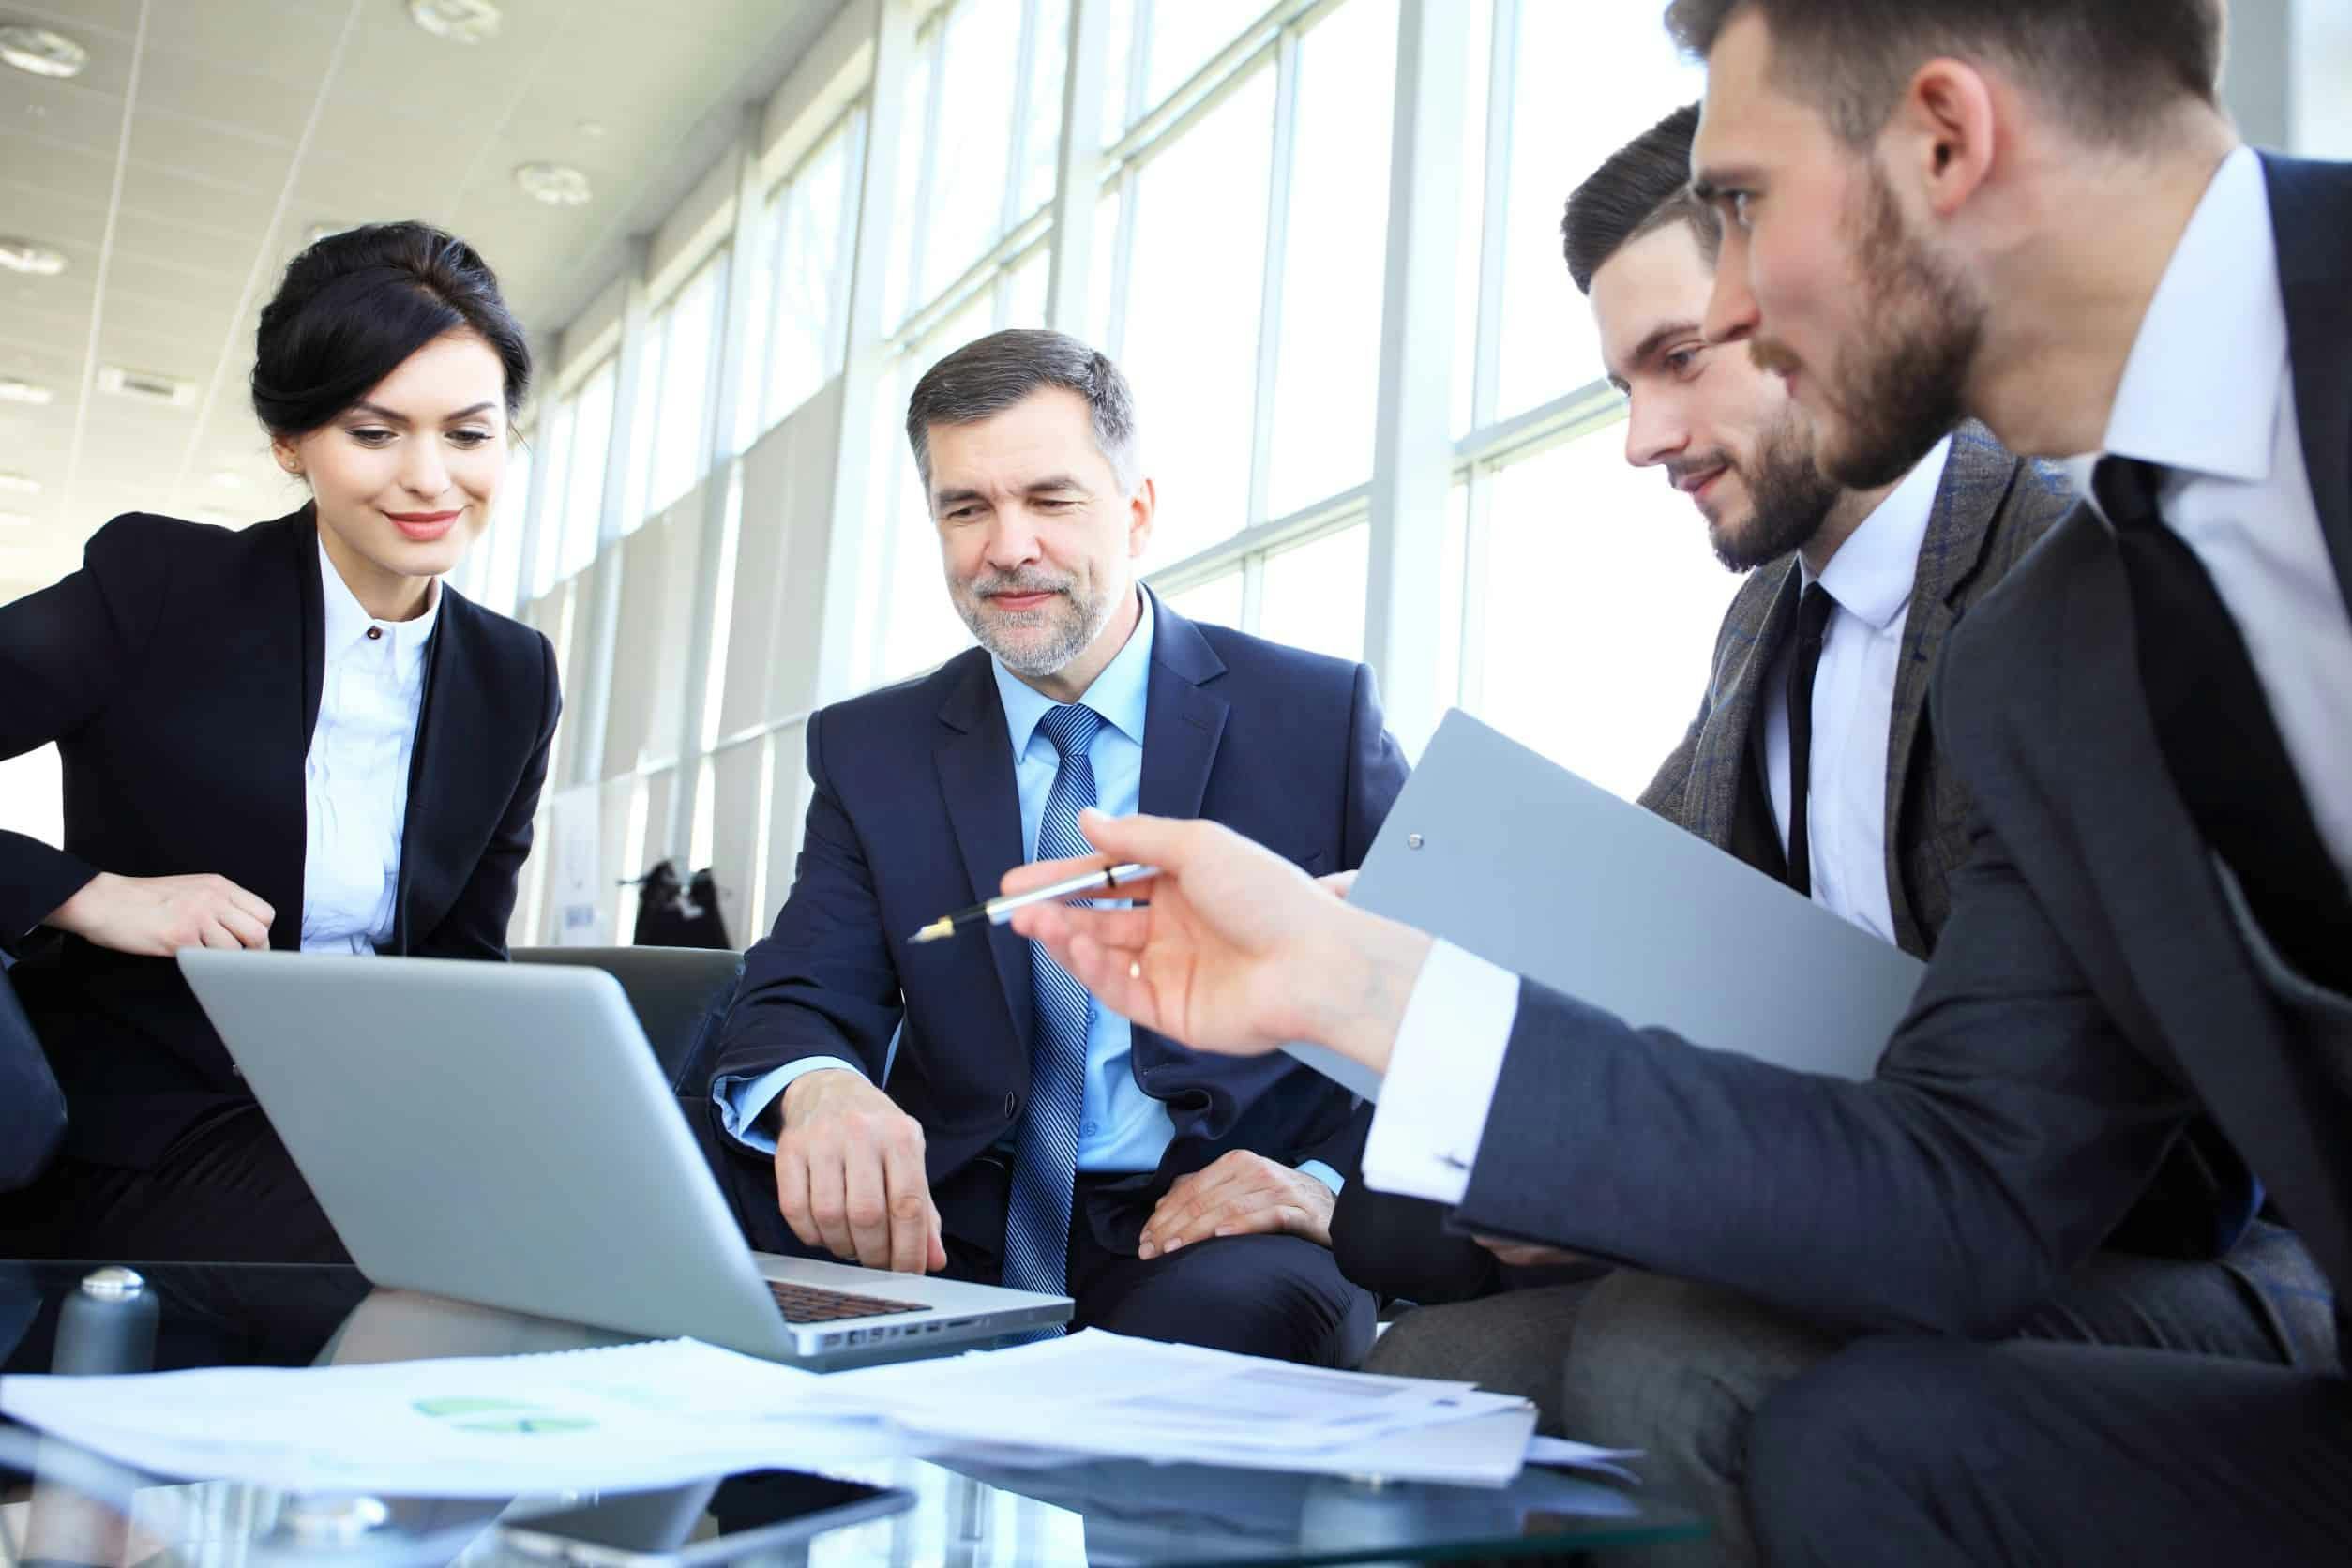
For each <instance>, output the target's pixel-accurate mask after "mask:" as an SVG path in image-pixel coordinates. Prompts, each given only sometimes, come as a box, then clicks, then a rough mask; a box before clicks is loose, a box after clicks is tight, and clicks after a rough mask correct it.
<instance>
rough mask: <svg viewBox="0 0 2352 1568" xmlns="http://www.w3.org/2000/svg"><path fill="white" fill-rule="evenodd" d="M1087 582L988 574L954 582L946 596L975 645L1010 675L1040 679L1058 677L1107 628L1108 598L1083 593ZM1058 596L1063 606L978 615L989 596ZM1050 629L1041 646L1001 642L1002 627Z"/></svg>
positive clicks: (1023, 574)
mask: <svg viewBox="0 0 2352 1568" xmlns="http://www.w3.org/2000/svg"><path fill="white" fill-rule="evenodd" d="M1087 586H1088V585H1087V583H1086V582H1085V581H1084V580H1080V579H1078V578H1075V577H1073V578H1071V579H1069V580H1067V581H1056V580H1052V579H1050V578H1047V577H1044V576H1043V575H1041V574H1038V573H1033V572H1013V573H1010V574H1005V575H1000V574H997V573H993V572H992V573H990V574H989V575H988V576H987V577H984V578H982V579H980V580H978V581H976V582H970V583H963V584H959V585H958V586H957V589H956V592H955V593H954V594H952V595H951V596H950V597H952V598H953V599H954V600H955V601H956V613H957V614H958V615H960V616H962V617H963V622H964V625H965V626H969V627H970V628H972V636H973V637H975V638H977V639H978V640H979V641H980V645H981V646H982V647H984V648H986V649H988V652H989V653H991V654H993V655H995V656H996V657H997V658H998V659H999V660H1000V661H1001V662H1002V663H1003V666H1004V668H1005V669H1007V670H1010V671H1012V672H1013V673H1014V674H1016V675H1021V676H1025V677H1027V678H1028V679H1030V680H1037V681H1041V680H1046V679H1048V678H1050V677H1052V676H1055V675H1059V674H1060V673H1062V671H1063V670H1064V669H1066V668H1068V666H1069V664H1070V662H1071V661H1072V660H1074V659H1076V658H1077V657H1078V655H1080V654H1082V653H1084V652H1085V651H1086V650H1087V648H1088V646H1089V645H1091V644H1092V643H1093V641H1094V639H1096V638H1097V637H1100V636H1101V635H1102V634H1103V628H1104V627H1105V626H1108V625H1109V624H1110V612H1111V610H1112V608H1113V606H1112V602H1111V596H1109V595H1108V594H1099V593H1098V594H1093V595H1091V596H1090V595H1089V594H1088V593H1087ZM1007 593H1012V594H1018V593H1060V594H1063V595H1064V596H1066V599H1067V602H1066V603H1062V604H1057V603H1054V602H1052V601H1050V600H1048V602H1047V603H1045V604H1043V605H1041V606H1039V607H1038V608H1037V609H1035V610H1030V611H1020V612H1019V613H1018V614H1000V615H999V616H997V617H996V618H995V619H993V620H991V619H990V617H989V616H988V615H987V614H985V613H983V611H982V606H984V605H985V604H987V602H988V596H990V595H992V594H1007ZM1008 626H1024V627H1026V626H1048V627H1050V628H1051V631H1052V635H1051V636H1050V637H1048V638H1047V639H1046V641H1043V642H1031V643H1014V642H1011V641H1009V640H1006V639H1004V638H1003V632H1004V631H1005V630H1006V629H1007V627H1008Z"/></svg>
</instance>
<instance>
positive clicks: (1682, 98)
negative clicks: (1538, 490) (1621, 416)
mask: <svg viewBox="0 0 2352 1568" xmlns="http://www.w3.org/2000/svg"><path fill="white" fill-rule="evenodd" d="M1659 9H1660V8H1658V7H1656V6H1635V5H1615V6H1611V5H1601V6H1593V5H1582V6H1563V5H1558V4H1554V3H1552V0H1517V3H1516V4H1512V5H1508V6H1505V7H1501V8H1498V10H1497V21H1498V22H1499V23H1500V25H1501V27H1502V29H1503V40H1504V44H1505V46H1506V47H1505V48H1504V49H1503V50H1501V51H1500V52H1499V56H1500V60H1501V62H1502V64H1503V74H1501V75H1500V76H1499V77H1498V78H1497V79H1496V80H1495V82H1494V83H1493V84H1492V87H1491V89H1490V90H1491V91H1492V92H1494V93H1497V94H1502V93H1507V94H1508V95H1509V110H1510V113H1509V119H1508V125H1509V142H1508V144H1507V145H1495V146H1490V147H1489V148H1488V149H1487V158H1488V159H1490V160H1493V164H1492V165H1490V171H1491V172H1501V173H1503V175H1504V180H1505V182H1506V183H1505V191H1506V194H1505V196H1504V203H1505V206H1504V210H1503V211H1502V212H1501V213H1500V214H1499V215H1497V216H1498V218H1499V219H1500V222H1499V224H1498V225H1496V226H1494V227H1490V228H1489V229H1488V231H1487V234H1488V236H1489V242H1490V243H1499V244H1500V248H1501V257H1500V261H1501V265H1500V274H1501V285H1502V297H1501V300H1500V310H1499V311H1497V312H1495V315H1496V317H1497V320H1498V325H1499V330H1500V351H1501V355H1500V365H1499V372H1500V384H1499V387H1498V392H1497V398H1498V401H1497V403H1496V406H1495V408H1494V409H1493V411H1492V413H1493V415H1499V416H1500V415H1513V414H1517V413H1520V412H1521V411H1523V410H1526V409H1530V408H1533V407H1535V406H1537V405H1538V404H1541V403H1543V402H1545V400H1548V399H1552V398H1556V397H1559V396H1560V394H1562V393H1564V392H1567V391H1570V390H1571V389H1573V388H1576V387H1579V386H1582V385H1584V384H1586V383H1588V382H1591V381H1594V380H1596V379H1598V378H1599V376H1600V373H1601V365H1600V358H1599V351H1598V349H1597V347H1596V340H1595V339H1594V337H1593V332H1592V318H1591V313H1590V312H1588V311H1587V309H1585V302H1584V299H1583V297H1582V296H1581V295H1579V294H1577V293H1576V285H1575V284H1574V283H1572V282H1571V281H1570V280H1569V278H1568V269H1567V266H1566V264H1565V263H1563V262H1562V261H1561V259H1560V210H1561V208H1562V206H1563V205H1564V204H1566V202H1567V199H1568V192H1569V191H1571V190H1573V189H1575V188H1576V185H1577V184H1578V183H1579V182H1581V181H1582V180H1583V178H1584V176H1585V175H1586V174H1589V173H1591V172H1592V171H1593V169H1595V168H1597V167H1598V166H1599V164H1600V162H1601V160H1602V159H1603V158H1606V157H1607V156H1608V155H1609V154H1610V153H1611V152H1613V151H1615V150H1616V149H1617V148H1619V147H1621V146H1622V145H1623V144H1624V143H1627V142H1629V141H1631V140H1633V138H1634V137H1635V136H1636V135H1637V134H1638V133H1640V132H1641V131H1643V130H1646V129H1648V128H1650V127H1651V125H1653V124H1655V123H1656V122H1657V121H1658V120H1660V119H1663V118H1664V117H1665V116H1666V112H1667V111H1668V110H1670V109H1672V108H1673V107H1674V106H1675V105H1677V104H1680V103H1688V102H1691V101H1692V100H1694V99H1696V98H1698V97H1699V95H1700V94H1701V93H1703V92H1704V91H1705V90H1706V85H1707V83H1706V78H1705V75H1704V74H1703V73H1702V72H1701V71H1700V70H1699V69H1698V68H1696V67H1695V66H1691V65H1689V64H1687V63H1685V62H1683V61H1682V60H1681V59H1679V58H1677V57H1676V55H1675V53H1674V49H1673V46H1672V45H1671V44H1670V43H1669V42H1668V41H1667V39H1666V30H1665V29H1664V28H1663V27H1661V26H1659V25H1658V13H1659ZM1495 165H1499V166H1500V167H1499V169H1495V168H1494V166H1495Z"/></svg>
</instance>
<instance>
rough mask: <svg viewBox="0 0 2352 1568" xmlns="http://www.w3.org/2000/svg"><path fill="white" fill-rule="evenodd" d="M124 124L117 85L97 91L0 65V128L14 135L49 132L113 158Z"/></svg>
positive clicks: (52, 136) (57, 138)
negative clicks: (30, 74)
mask: <svg viewBox="0 0 2352 1568" xmlns="http://www.w3.org/2000/svg"><path fill="white" fill-rule="evenodd" d="M122 126H123V95H122V92H121V90H120V89H119V88H117V89H116V90H114V91H113V92H98V91H95V90H92V89H90V88H86V87H83V86H81V85H79V84H78V83H72V82H53V81H48V80H45V79H43V78H41V77H38V76H27V75H25V74H24V73H23V71H14V70H0V132H4V133H6V134H7V135H8V137H10V138H15V137H33V136H41V137H47V138H49V139H51V140H52V141H56V142H62V143H65V144H66V145H68V146H71V147H78V148H80V149H81V150H82V151H83V152H86V153H95V154H98V156H100V157H103V158H113V156H114V143H115V139H116V138H117V137H118V136H119V135H120V134H121V133H122ZM10 161H11V162H13V161H14V158H11V159H10Z"/></svg>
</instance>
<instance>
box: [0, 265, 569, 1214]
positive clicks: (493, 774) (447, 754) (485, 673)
mask: <svg viewBox="0 0 2352 1568" xmlns="http://www.w3.org/2000/svg"><path fill="white" fill-rule="evenodd" d="M530 376H531V361H530V354H529V351H528V349H527V348H526V347H525V344H524V341H523V335H522V332H521V329H520V327H519V326H518V325H517V324H516V323H515V320H514V317H513V316H512V315H511V314H510V313H509V312H508V310H507V309H506V306H505V302H504V301H503V300H502V299H501V298H500V296H499V293H498V283H497V279H496V278H495V277H494V275H493V274H492V273H491V272H490V268H489V267H488V266H487V265H486V264H484V263H483V262H482V260H481V258H480V257H479V256H477V255H475V252H474V251H473V250H472V249H470V248H469V247H467V246H466V245H465V244H463V243H462V242H461V241H459V240H457V239H454V238H452V237H451V236H449V235H448V234H443V233H441V232H439V231H438V230H434V229H431V228H429V227H427V226H425V225H423V224H419V223H394V224H381V225H372V226H369V227H367V228H363V229H356V230H353V231H350V232H348V233H345V234H337V235H334V236H332V237H330V238H327V239H324V240H321V241H320V242H318V243H317V244H315V245H313V246H311V247H310V248H309V249H307V250H305V251H304V252H303V253H302V254H301V255H300V256H298V257H297V258H295V260H294V264H292V265H291V266H290V267H289V268H288V269H287V273H286V277H285V281H284V283H283V285H282V286H281V287H280V288H279V292H278V294H277V296H276V297H275V298H274V299H272V300H271V302H270V304H269V306H268V307H267V309H264V311H263V312H262V319H261V328H260V332H259V335H258V339H257V342H256V355H255V364H254V369H253V406H254V409H255V412H256V413H257V414H258V415H260V417H261V421H262V424H263V426H264V428H265V429H266V430H268V432H269V436H270V446H271V451H272V453H273V454H274V456H275V457H276V458H277V460H278V462H279V465H280V466H281V467H283V468H284V469H285V470H286V472H287V473H289V474H291V475H297V476H299V477H300V478H301V479H303V480H304V481H306V482H307V483H308V485H309V490H310V492H311V496H312V500H311V501H310V503H309V505H305V506H303V507H302V509H301V510H299V511H297V512H294V513H293V514H292V515H291V516H287V517H283V518H279V519H278V520H276V521H274V522H264V523H259V524H256V525H255V526H253V527H250V528H247V529H244V530H241V531H236V532H232V531H230V530H227V529H221V528H212V527H205V526H201V525H198V524H194V523H188V522H181V521H178V520H174V519H171V518H164V517H156V516H152V515H149V514H144V513H133V514H130V515H128V516H125V517H119V518H116V519H115V520H113V521H112V522H110V523H108V524H107V525H106V526H105V527H104V528H102V529H100V530H99V531H98V534H97V535H94V536H93V537H92V538H91V540H90V542H89V545H88V548H87V552H86V554H85V555H84V558H83V566H82V569H81V570H79V571H77V572H75V573H73V574H72V575H71V576H69V577H68V578H66V579H65V580H63V581H61V582H59V583H57V584H56V585H55V586H53V587H51V588H48V589H45V590H43V591H41V592H39V593H37V594H32V595H29V596H26V597H24V598H22V599H19V600H17V601H16V602H14V603H13V604H9V605H8V606H6V607H0V693H5V698H4V699H0V757H5V756H13V755H16V754H17V753H20V752H23V751H27V750H30V749H32V748H33V747H35V746H40V745H42V744H44V743H47V742H50V741H54V742H56V743H57V747H58V750H59V752H60V754H61V755H62V757H63V760H64V776H65V843H64V846H63V848H53V847H52V846H50V845H48V844H44V843H40V842H38V841H37V840H35V839H32V838H28V837H24V836H23V835H20V834H14V833H6V832H0V944H5V945H6V946H7V947H8V948H9V950H10V951H12V952H14V953H16V954H18V955H20V956H21V957H23V958H24V960H25V961H24V962H23V963H20V964H19V965H18V966H17V968H16V969H15V970H14V971H13V972H12V975H11V978H13V979H14V980H15V981H16V982H17V987H18V990H19V992H20V994H21V995H22V996H23V1000H24V1003H25V1008H26V1011H27V1012H28V1014H30V1016H31V1017H32V1019H33V1023H34V1027H35V1029H36V1031H37V1032H38V1033H39V1034H40V1036H41V1040H42V1043H43V1046H44V1048H45V1049H46V1050H47V1051H48V1054H49V1057H50V1061H51V1064H52V1066H53V1069H54V1070H55V1073H56V1076H57V1078H58V1081H59V1082H60V1083H61V1084H62V1085H63V1086H64V1088H65V1092H66V1097H67V1102H68V1130H67V1138H66V1144H65V1150H64V1153H63V1155H62V1157H60V1158H59V1159H58V1161H57V1162H56V1163H55V1164H54V1165H53V1167H52V1168H50V1170H49V1171H48V1172H47V1173H46V1174H45V1175H44V1176H43V1177H42V1178H41V1179H40V1180H39V1181H38V1182H37V1183H36V1184H33V1185H32V1186H31V1187H28V1188H27V1189H25V1190H24V1191H23V1192H21V1193H17V1194H14V1195H12V1196H10V1197H9V1198H8V1199H0V1255H8V1254H15V1255H30V1256H50V1257H75V1258H121V1259H215V1260H268V1259H283V1260H310V1259H339V1258H341V1257H342V1256H343V1249H342V1247H341V1245H340V1244H339V1242H338V1241H337V1240H336V1237H335V1233H334V1229H333V1228H332V1227H331V1226H329V1225H328V1224H327V1222H326V1220H325V1218H324V1215H323V1214H321V1213H320V1211H319V1208H318V1205H317V1203H316V1201H315V1200H314V1199H312V1198H311V1196H310V1193H309V1188H308V1187H307V1186H306V1185H305V1184H304V1183H303V1181H302V1178H301V1176H300V1174H299V1173H298V1172H296V1171H295V1169H294V1166H293V1163H292V1162H291V1161H290V1160H289V1159H288V1157H287V1154H286V1152H285V1149H284V1146H283V1145H282V1144H281V1143H280V1142H279V1139H278V1137H277V1135H276V1133H275V1132H274V1131H272V1129H271V1128H270V1125H269V1123H268V1119H267V1118H266V1117H265V1116H264V1115H263V1113H262V1110H261V1108H260V1107H259V1106H258V1105H257V1104H256V1103H255V1102H254V1099H253V1096H252V1095H251V1094H250V1093H248V1092H247V1090H246V1088H245V1085H244V1084H243V1082H242V1081H241V1080H240V1079H239V1078H238V1076H237V1072H236V1068H235V1066H234V1063H232V1062H231V1060H230V1058H229V1055H228V1053H227V1051H226V1050H225V1049H223V1048H222V1046H221V1044H220V1040H219V1036H218V1035H217V1034H216V1033H214V1032H213V1029H212V1027H211V1025H210V1024H209V1023H208V1022H207V1021H206V1019H205V1018H204V1013H203V1011H202V1010H201V1009H200V1008H199V1007H198V1006H197V1004H196V1001H195V998H194V997H193V996H192V995H191V994H190V993H189V991H188V987H187V985H186V984H185V983H184V982H183V981H182V980H181V978H180V975H179V971H178V969H177V967H176V966H175V965H174V964H173V961H172V955H173V953H175V952H177V951H178V950H179V949H181V948H183V947H189V946H197V945H202V946H205V947H220V948H255V949H262V948H277V949H280V950H283V951H288V952H293V951H296V950H299V951H302V952H329V953H346V954H348V953H397V954H420V955H429V956H432V957H457V958H489V959H498V958H504V957H505V956H506V921H507V917H508V915H509V914H510V913H511V912H512V911H513V909H514V902H515V882H516V877H517V873H518V872H519V870H520V867H521V865H522V862H523V857H524V855H525V853H526V852H528V851H529V849H530V844H531V819H532V815H533V812H534V810H535V807H536V805H537V802H538V797H539V787H540V784H541V782H542V780H543V779H544V778H545V776H546V774H547V761H548V746H549V741H550V736H551V735H552V733H553V731H554V728H555V717H556V712H557V709H558V706H559V701H558V698H557V693H556V677H555V659H554V655H553V653H552V651H551V650H550V648H549V646H548V642H547V639H545V638H544V637H542V636H540V635H539V634H538V633H537V632H535V631H533V630H531V629H529V628H527V627H525V626H519V625H517V624H516V623H514V622H512V621H509V620H507V619H505V617H503V616H499V615H495V614H492V613H491V612H490V611H487V610H484V609H482V608H481V607H479V606H477V605H475V604H472V603H469V602H468V601H467V600H466V599H464V598H463V597H462V596H460V595H458V594H457V593H455V592H454V591H452V590H451V589H450V588H449V587H448V586H447V585H446V584H445V583H444V582H442V581H441V578H442V577H443V575H444V574H445V573H446V572H448V571H449V570H450V569H451V568H452V567H454V566H455V565H457V564H458V562H459V561H460V558H461V557H462V556H463V555H464V553H465V550H466V549H467V547H468V546H469V545H471V544H473V543H474V542H475V539H476V538H478V537H479V535H481V533H482V530H483V529H484V528H485V527H486V526H487V525H488V524H489V521H490V515H491V509H492V507H493V505H495V503H496V500H497V497H498V490H499V485H500V481H501V480H502V478H503V477H504V476H505V470H506V458H507V450H508V445H509V441H510V425H511V421H512V419H513V417H514V415H515V413H516V411H517V410H518V409H519V408H520V406H521V403H522V400H523V396H524V394H525V392H526V391H527V390H528V388H529V385H530ZM318 1029H319V1036H320V1040H319V1043H320V1046H321V1048H323V1049H324V1048H333V1046H334V1043H335V1042H334V1033H335V1019H334V1018H331V1017H326V1018H320V1019H319V1020H318ZM420 1153H424V1152H421V1151H420ZM427 1157H429V1156H427Z"/></svg>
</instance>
